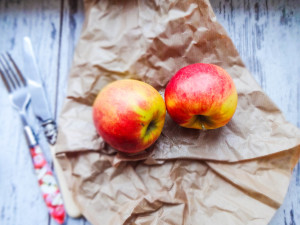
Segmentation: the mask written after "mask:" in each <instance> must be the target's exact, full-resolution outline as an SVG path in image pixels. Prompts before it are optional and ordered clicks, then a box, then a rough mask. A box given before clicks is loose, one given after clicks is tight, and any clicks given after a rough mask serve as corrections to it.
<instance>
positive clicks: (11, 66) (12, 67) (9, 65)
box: [2, 52, 25, 88]
mask: <svg viewBox="0 0 300 225" xmlns="http://www.w3.org/2000/svg"><path fill="white" fill-rule="evenodd" d="M2 58H3V62H4V64H5V65H4V69H5V70H6V73H7V76H9V77H10V80H11V81H12V83H13V86H14V87H15V88H18V87H21V86H22V85H23V86H24V85H25V84H24V82H23V80H22V79H21V78H20V75H19V74H20V71H19V69H18V67H17V65H16V63H15V62H14V60H13V59H12V57H11V56H10V54H9V53H8V52H6V54H3V57H2ZM20 79H21V80H20Z"/></svg>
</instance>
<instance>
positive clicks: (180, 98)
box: [165, 63, 238, 130]
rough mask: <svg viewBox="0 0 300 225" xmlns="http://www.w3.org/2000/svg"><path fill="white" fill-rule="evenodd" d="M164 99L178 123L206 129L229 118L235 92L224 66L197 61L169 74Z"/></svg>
mask: <svg viewBox="0 0 300 225" xmlns="http://www.w3.org/2000/svg"><path fill="white" fill-rule="evenodd" d="M165 101H166V107H167V111H168V113H169V115H170V116H171V118H172V119H173V120H174V121H175V122H176V123H178V124H179V125H180V126H183V127H186V128H195V129H202V130H206V129H216V128H219V127H222V126H224V125H226V124H227V123H228V122H229V121H230V119H231V118H232V116H233V115H234V112H235V110H236V107H237V101H238V96H237V92H236V88H235V85H234V82H233V80H232V79H231V77H230V75H229V74H228V73H227V72H226V71H225V70H224V69H222V68H221V67H219V66H216V65H212V64H204V63H197V64H191V65H188V66H186V67H183V68H182V69H180V70H179V71H178V72H177V73H176V74H175V75H174V76H173V77H172V78H171V80H170V81H169V83H168V84H167V87H166V90H165Z"/></svg>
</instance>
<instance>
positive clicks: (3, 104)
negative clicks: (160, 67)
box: [0, 0, 300, 225]
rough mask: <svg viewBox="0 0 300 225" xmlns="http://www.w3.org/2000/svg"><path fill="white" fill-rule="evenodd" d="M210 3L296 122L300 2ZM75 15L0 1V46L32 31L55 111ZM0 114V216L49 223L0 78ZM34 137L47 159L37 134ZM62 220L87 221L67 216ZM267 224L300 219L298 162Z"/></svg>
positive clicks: (66, 5)
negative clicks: (282, 201) (281, 199)
mask: <svg viewBox="0 0 300 225" xmlns="http://www.w3.org/2000/svg"><path fill="white" fill-rule="evenodd" d="M211 4H212V6H213V8H214V10H215V13H216V15H217V18H218V20H219V22H220V23H221V24H222V25H223V26H224V27H225V29H226V30H227V32H228V33H229V35H230V37H231V38H232V40H233V42H234V43H235V45H236V47H237V49H238V51H239V53H240V54H241V57H242V59H243V60H244V62H245V64H246V65H247V67H248V69H249V70H250V71H251V73H252V75H253V76H254V77H255V79H256V80H257V82H258V83H259V84H260V85H261V86H262V88H263V89H264V90H265V92H266V93H267V94H268V95H269V96H270V97H271V99H272V100H273V101H274V102H275V103H276V104H277V105H278V107H279V108H280V109H281V110H282V111H283V113H284V115H285V117H286V119H287V120H288V121H289V122H291V123H292V124H294V125H296V126H298V127H300V63H299V62H300V61H299V59H300V39H299V37H300V2H299V1H297V0H290V1H284V0H272V1H270V0H265V1H249V0H248V1H240V0H211ZM83 19H84V13H83V3H82V2H81V1H79V0H68V1H67V0H61V1H59V0H26V1H25V0H24V1H21V0H2V1H0V32H1V34H0V50H1V51H3V50H14V49H16V48H18V46H19V45H20V42H21V38H22V36H24V35H28V36H29V37H30V38H31V39H32V41H33V44H34V50H35V52H36V53H37V57H38V65H39V67H40V69H41V72H42V75H43V78H44V82H45V86H46V89H47V91H48V93H49V99H50V103H51V106H52V110H53V113H54V115H55V117H57V115H58V114H59V112H60V110H61V107H62V104H63V99H64V96H65V93H66V86H67V79H68V71H69V69H70V66H71V62H72V56H73V51H74V47H75V45H76V41H77V40H78V37H79V34H80V30H81V26H82V23H83ZM0 120H1V121H0V124H1V125H0V134H1V139H0V153H1V156H0V224H1V225H19V224H22V225H27V224H28V225H32V224H39V225H43V224H45V225H46V224H56V223H55V222H54V221H53V220H51V218H49V216H48V213H47V210H46V207H45V205H44V202H43V199H42V196H41V195H40V192H39V189H38V186H37V184H36V177H35V175H34V173H33V172H32V163H31V158H30V156H29V152H28V149H27V146H26V141H25V138H24V135H23V132H22V129H21V121H20V119H19V115H18V114H17V112H16V111H15V110H14V109H13V108H12V107H11V105H10V102H9V99H8V95H7V92H6V90H5V88H4V85H3V83H2V82H0ZM40 139H41V142H42V146H43V147H44V149H45V153H46V156H47V158H48V160H49V161H51V156H50V151H49V147H48V146H47V143H46V141H45V139H44V138H43V135H40ZM66 224H68V225H83V224H89V222H87V221H86V220H85V219H84V218H81V219H72V218H68V219H67V221H66ZM270 224H276V225H277V224H278V225H281V224H282V225H287V224H289V225H296V224H300V166H299V164H298V166H297V167H296V168H295V170H294V173H293V176H292V179H291V183H290V187H289V190H288V193H287V195H286V198H285V201H284V203H283V204H282V206H281V208H280V209H279V210H278V211H277V213H276V214H275V216H274V218H273V219H272V221H271V222H270Z"/></svg>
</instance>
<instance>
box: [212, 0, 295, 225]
mask: <svg viewBox="0 0 300 225" xmlns="http://www.w3.org/2000/svg"><path fill="white" fill-rule="evenodd" d="M211 4H212V7H213V8H214V12H215V14H216V17H217V19H218V21H219V22H220V23H221V24H222V25H223V26H224V28H225V29H226V31H227V32H228V34H229V36H230V37H231V38H232V41H233V43H234V44H235V46H236V47H237V50H238V52H239V53H240V55H241V57H242V59H243V61H244V63H245V64H246V66H247V68H248V69H249V70H250V72H251V73H252V75H253V76H254V78H255V79H256V81H257V82H258V83H259V84H260V85H261V87H262V88H263V89H264V91H265V92H266V93H267V94H268V95H269V97H270V98H271V99H272V100H273V101H274V102H275V104H277V106H278V107H279V108H280V109H281V111H282V112H283V114H284V116H285V118H286V119H287V120H288V121H289V122H291V123H292V124H294V125H295V126H298V127H299V128H300V63H299V59H300V41H299V37H300V2H299V1H297V0H290V1H284V0H273V1H271V0H265V1H249V0H248V1H240V0H227V1H226V0H211ZM295 224H300V164H298V166H297V167H296V168H295V170H294V172H293V176H292V179H291V183H290V186H289V190H288V193H287V195H286V198H285V201H284V203H283V204H282V206H281V207H280V209H279V210H278V211H277V213H276V214H275V216H274V217H273V219H272V220H271V222H270V225H295Z"/></svg>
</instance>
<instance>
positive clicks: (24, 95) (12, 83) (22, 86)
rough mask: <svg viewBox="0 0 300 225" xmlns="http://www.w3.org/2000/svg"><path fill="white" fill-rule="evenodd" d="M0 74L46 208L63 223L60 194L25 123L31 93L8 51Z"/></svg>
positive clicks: (1, 60)
mask: <svg viewBox="0 0 300 225" xmlns="http://www.w3.org/2000/svg"><path fill="white" fill-rule="evenodd" d="M0 74H1V77H2V79H3V82H4V84H5V86H6V88H7V90H8V93H9V98H10V100H11V103H12V105H13V106H14V108H15V109H16V110H17V111H18V112H19V114H20V117H21V120H22V124H23V128H24V133H25V136H26V139H27V143H28V147H29V149H30V154H31V157H32V161H33V166H34V170H35V173H36V175H37V178H38V184H39V186H40V189H41V191H42V194H43V198H44V201H45V203H46V206H47V208H48V211H49V213H50V215H51V216H52V218H53V219H54V220H55V221H57V222H58V223H59V224H62V223H63V222H64V219H65V209H64V205H63V200H62V196H61V194H60V191H59V188H58V185H57V183H56V180H55V178H54V176H53V173H52V171H51V169H50V166H49V165H48V163H47V161H46V159H45V157H44V154H43V152H42V150H41V148H40V146H39V143H38V139H37V137H36V135H35V133H34V131H33V130H32V128H31V126H30V124H29V122H28V115H27V110H28V107H29V106H30V100H31V96H30V93H29V91H28V88H27V84H26V81H25V79H24V77H23V75H22V73H21V71H20V70H19V68H18V67H17V65H16V63H15V61H14V60H13V58H12V56H11V55H10V54H9V53H8V52H6V53H3V54H1V55H0Z"/></svg>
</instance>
